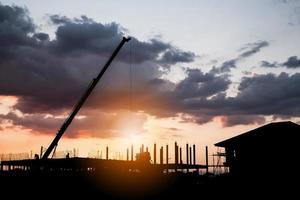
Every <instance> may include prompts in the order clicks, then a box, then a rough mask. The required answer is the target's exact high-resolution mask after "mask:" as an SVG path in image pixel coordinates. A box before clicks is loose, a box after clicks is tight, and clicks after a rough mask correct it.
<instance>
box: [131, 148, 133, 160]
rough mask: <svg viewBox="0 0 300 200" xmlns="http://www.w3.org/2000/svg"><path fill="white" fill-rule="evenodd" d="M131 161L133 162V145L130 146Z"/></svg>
mask: <svg viewBox="0 0 300 200" xmlns="http://www.w3.org/2000/svg"><path fill="white" fill-rule="evenodd" d="M131 161H133V145H131Z"/></svg>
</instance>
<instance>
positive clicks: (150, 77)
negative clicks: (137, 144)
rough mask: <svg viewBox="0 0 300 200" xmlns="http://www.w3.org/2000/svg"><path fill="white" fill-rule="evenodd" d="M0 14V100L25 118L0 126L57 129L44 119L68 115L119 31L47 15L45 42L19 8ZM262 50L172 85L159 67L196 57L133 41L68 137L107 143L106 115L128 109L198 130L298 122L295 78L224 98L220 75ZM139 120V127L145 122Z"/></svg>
mask: <svg viewBox="0 0 300 200" xmlns="http://www.w3.org/2000/svg"><path fill="white" fill-rule="evenodd" d="M0 9H1V11H2V10H4V11H3V12H0V34H1V37H0V45H1V49H0V55H1V57H0V81H1V84H0V95H12V96H17V97H18V102H17V104H16V105H15V106H14V109H19V110H20V111H21V112H23V113H24V114H25V115H24V116H25V117H24V118H21V117H18V116H17V115H15V114H14V113H10V114H8V115H5V116H4V115H2V116H0V120H1V118H2V119H10V120H12V121H13V123H14V125H18V126H22V127H25V128H30V129H33V130H36V131H38V132H46V133H48V132H52V131H51V130H57V128H58V127H59V125H60V124H61V122H62V119H59V118H55V117H53V116H52V117H48V118H45V116H46V114H52V115H62V114H65V113H69V112H70V110H71V108H72V107H73V105H74V104H75V103H76V101H77V100H78V99H79V97H80V95H81V94H82V93H83V92H84V90H85V89H86V87H87V85H88V84H89V81H90V80H92V78H94V77H95V75H96V74H97V73H98V72H99V70H100V69H99V66H102V65H103V64H104V63H105V61H106V60H107V57H108V56H109V55H110V54H111V52H112V51H113V49H114V48H115V47H116V46H117V45H118V43H119V42H120V41H121V39H122V37H123V35H124V33H125V32H126V30H125V29H124V28H122V27H121V25H119V24H117V23H109V24H101V23H97V22H95V21H94V20H92V19H90V18H87V17H86V16H82V17H81V18H76V19H70V18H67V17H64V16H59V15H53V16H50V19H51V20H52V22H53V24H55V27H57V30H56V35H55V38H54V39H52V40H50V39H49V36H48V34H46V33H42V32H37V31H36V30H35V25H34V24H33V22H32V20H31V19H30V17H29V16H28V12H27V11H26V9H23V8H20V7H9V6H8V7H7V6H2V5H1V6H0ZM3 13H4V14H3ZM7 13H8V14H7ZM3 38H5V40H4V39H3ZM266 46H268V42H266V41H259V42H256V43H252V44H247V45H246V46H245V47H244V48H243V49H242V51H241V53H240V54H239V55H238V56H237V57H236V58H234V59H230V60H228V61H226V62H224V63H223V64H221V66H219V67H217V68H214V69H213V70H211V71H209V72H206V73H205V72H202V71H201V70H199V69H188V70H187V71H186V77H185V78H184V79H183V80H182V81H179V82H178V83H173V82H170V81H168V80H165V79H163V78H162V77H163V76H162V75H163V72H162V70H161V68H162V67H169V66H170V65H174V64H177V63H184V62H185V63H190V62H192V61H193V60H194V58H195V54H193V53H192V52H186V51H183V50H181V49H179V48H177V47H175V46H174V45H172V44H171V43H168V42H164V41H161V40H158V39H156V38H152V39H150V40H149V41H140V40H138V39H137V38H132V40H131V41H130V43H128V44H126V45H125V46H124V48H122V50H121V52H120V54H119V55H118V56H117V58H116V59H115V60H114V62H113V63H112V66H111V67H110V68H109V69H108V71H107V72H106V74H105V75H104V77H103V79H101V82H100V84H99V85H98V86H97V87H96V89H95V91H94V92H93V93H92V95H91V96H90V98H89V99H88V100H87V102H86V105H84V108H83V110H82V111H81V113H80V114H82V115H85V116H86V118H84V119H82V120H76V123H75V124H74V126H72V127H73V128H72V129H71V130H70V131H71V132H72V133H70V135H72V136H75V135H76V134H79V132H80V131H81V132H90V133H91V134H92V135H95V136H96V135H97V130H103V131H104V132H105V134H103V135H106V136H112V135H114V133H116V130H113V127H114V126H115V124H118V119H116V118H114V117H113V115H109V113H113V111H119V110H129V109H130V110H133V111H144V112H145V113H147V114H150V115H153V116H156V117H176V116H181V119H182V121H183V122H192V123H198V124H203V123H207V122H209V121H211V120H212V119H214V118H215V117H223V119H224V120H223V121H224V125H226V126H232V125H234V124H250V123H260V122H262V121H263V119H262V116H265V115H281V116H291V117H293V116H300V111H299V110H300V109H299V105H298V102H299V100H300V99H299V97H300V94H299V85H300V78H299V76H300V75H299V74H294V75H288V74H285V73H282V74H280V75H279V76H275V75H273V74H267V75H259V76H255V77H249V78H243V79H242V81H241V83H240V85H239V87H238V89H239V92H238V94H237V95H236V96H234V97H228V96H227V95H226V92H227V90H228V88H229V87H230V85H231V81H230V79H229V75H228V74H227V73H225V74H222V73H223V72H229V71H230V70H231V69H232V68H235V67H236V64H237V62H240V61H241V60H242V59H244V58H246V57H249V56H251V55H253V54H255V53H258V52H259V51H260V50H261V49H262V48H264V47H266ZM2 47H3V48H2ZM288 61H289V60H288ZM290 61H291V62H289V66H292V65H293V66H295V63H297V62H295V61H297V57H296V58H292V59H291V60H290ZM286 65H288V64H286ZM130 68H131V69H132V74H129V71H130V70H129V69H130ZM130 81H132V83H133V84H132V85H130ZM132 97H134V98H132ZM87 110H88V111H91V110H93V111H95V112H97V114H95V113H91V112H87ZM99 112H104V113H106V114H99ZM97 115H99V117H96V116H97ZM126 116H127V115H125V116H123V117H125V118H126ZM255 116H256V117H255ZM117 117H120V116H117ZM224 117H225V118H224ZM226 117H227V118H228V119H227V118H226ZM141 118H142V119H141V120H140V121H139V120H137V121H138V122H139V124H142V123H143V122H144V120H145V116H143V117H141ZM76 124H77V125H76ZM137 124H138V123H137ZM72 125H73V124H72ZM106 125H108V126H107V127H106Z"/></svg>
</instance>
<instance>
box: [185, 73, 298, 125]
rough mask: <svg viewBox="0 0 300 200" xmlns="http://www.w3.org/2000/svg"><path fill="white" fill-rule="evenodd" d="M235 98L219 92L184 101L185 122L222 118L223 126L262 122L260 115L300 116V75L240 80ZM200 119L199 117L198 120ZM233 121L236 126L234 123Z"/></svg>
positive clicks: (264, 76) (282, 74) (284, 74)
mask: <svg viewBox="0 0 300 200" xmlns="http://www.w3.org/2000/svg"><path fill="white" fill-rule="evenodd" d="M238 89H239V92H238V94H237V95H236V96H235V97H226V95H225V93H224V92H221V91H219V92H218V93H217V94H216V95H214V96H213V97H212V98H189V97H188V95H186V96H187V97H188V98H185V99H184V100H183V101H182V104H183V106H182V107H183V109H182V110H185V113H187V114H189V115H188V117H185V118H186V119H187V121H193V122H196V121H195V120H197V119H198V120H199V121H198V123H201V122H205V121H207V120H210V119H212V118H214V117H216V116H220V117H222V116H224V117H222V118H223V122H224V125H226V126H232V125H235V124H248V123H249V124H250V123H259V122H263V116H270V115H273V116H274V115H280V116H286V117H287V118H289V117H299V116H300V106H299V103H298V102H299V101H300V74H299V73H296V74H294V75H288V74H287V73H281V74H280V75H278V76H276V75H274V74H266V75H257V76H254V77H247V78H243V79H242V81H241V83H240V84H239V87H238ZM199 116H200V117H199ZM234 122H236V123H234Z"/></svg>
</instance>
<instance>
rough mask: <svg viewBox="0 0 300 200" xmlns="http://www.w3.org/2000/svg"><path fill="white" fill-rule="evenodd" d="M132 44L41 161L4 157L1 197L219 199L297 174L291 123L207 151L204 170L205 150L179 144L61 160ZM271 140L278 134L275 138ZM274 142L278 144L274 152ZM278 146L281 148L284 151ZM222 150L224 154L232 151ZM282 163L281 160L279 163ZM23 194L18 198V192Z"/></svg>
mask: <svg viewBox="0 0 300 200" xmlns="http://www.w3.org/2000/svg"><path fill="white" fill-rule="evenodd" d="M129 41H130V38H126V37H124V38H123V39H122V41H121V42H120V44H119V45H118V46H117V48H116V49H115V51H114V52H113V53H112V55H111V57H110V58H109V59H108V61H107V63H106V64H105V65H104V67H103V68H102V70H101V71H100V73H99V74H98V75H97V76H96V77H95V78H94V79H93V80H92V82H91V84H90V85H89V87H88V88H87V90H86V91H85V93H84V94H83V95H82V97H81V98H80V99H79V101H78V103H77V104H76V105H75V107H74V109H73V110H72V112H71V113H70V115H69V116H68V118H66V120H65V122H64V123H63V124H62V126H61V127H60V129H59V131H58V132H57V134H56V136H55V137H54V139H53V141H52V142H51V143H50V145H49V146H48V147H47V148H43V147H42V148H41V153H40V154H35V155H32V153H31V155H28V154H25V155H21V154H20V155H13V154H11V155H1V170H0V183H1V189H2V192H3V191H5V192H8V191H10V194H11V195H20V194H24V193H26V194H28V191H30V193H31V194H32V193H34V192H41V193H42V194H44V196H43V197H46V195H47V197H48V194H49V196H57V194H64V195H66V196H67V197H76V196H77V195H79V194H81V195H82V194H85V195H88V194H89V195H91V194H95V195H98V197H99V198H103V199H108V198H116V199H119V198H129V199H132V198H143V199H144V198H149V199H153V198H170V197H171V198H180V199H181V198H193V197H194V196H195V195H196V196H201V195H202V196H204V195H207V196H208V195H210V194H212V193H214V194H213V196H218V195H220V196H221V194H222V193H218V192H216V191H222V192H227V193H228V192H230V190H232V189H233V188H235V187H241V185H240V183H243V184H244V186H245V187H244V186H243V187H242V188H244V189H245V188H247V187H248V186H250V185H251V187H252V188H256V187H257V186H258V185H259V184H258V183H261V184H263V183H265V182H270V180H272V181H271V182H273V181H275V183H276V184H275V186H280V187H281V185H280V184H279V183H281V180H283V178H286V177H285V176H283V175H282V174H285V173H284V172H286V171H288V170H289V169H290V167H291V165H289V164H288V163H289V160H292V159H294V158H295V155H298V154H297V152H298V151H299V150H298V149H297V148H295V144H294V143H295V141H296V140H295V138H296V137H297V136H298V135H299V133H300V131H299V130H300V129H299V127H300V126H299V125H297V124H295V123H292V122H281V123H280V122H278V123H271V124H269V125H266V126H264V127H261V128H258V129H255V130H253V131H252V132H251V131H250V132H249V133H244V134H243V135H246V136H241V137H237V138H235V139H229V140H228V141H223V142H220V143H217V144H216V146H217V147H219V150H218V151H217V152H213V153H212V154H209V152H208V147H206V148H205V149H202V150H203V152H205V153H204V154H203V155H201V157H204V158H205V162H204V163H202V164H199V163H197V162H196V160H197V156H200V153H199V152H200V151H198V152H197V150H198V149H197V147H196V145H195V144H192V145H190V144H186V145H185V146H179V145H178V144H177V142H175V143H174V145H171V146H169V145H166V146H157V145H156V144H153V147H151V149H153V151H152V152H150V151H149V148H148V147H146V146H144V145H141V146H140V147H138V148H137V149H138V150H136V149H135V148H136V147H134V146H130V147H128V148H127V149H126V158H121V157H119V159H115V158H114V159H112V158H110V157H109V150H110V149H109V147H108V146H106V150H105V157H104V158H103V157H102V156H101V157H99V156H98V157H97V158H82V157H79V156H78V152H77V150H76V149H74V150H73V151H68V152H63V153H61V154H62V156H57V154H58V153H57V152H56V148H57V146H58V143H59V141H60V139H61V137H62V136H63V134H64V133H65V131H66V130H67V128H68V127H69V125H70V124H71V123H72V121H73V119H74V118H75V116H76V114H77V113H78V112H79V110H80V109H81V107H82V106H83V104H84V103H85V101H86V99H87V98H88V97H89V95H90V94H91V92H92V91H93V89H94V88H95V86H96V85H97V83H98V82H99V81H100V79H101V77H102V76H103V74H104V73H105V71H106V70H107V68H108V67H109V65H110V64H111V62H112V61H113V59H114V58H115V57H116V56H117V54H118V52H119V51H120V50H121V48H122V46H123V45H124V44H125V43H127V42H129ZM283 132H288V133H289V135H288V136H287V137H288V139H284V137H281V133H283ZM270 133H272V134H273V135H272V136H270V135H269V134H270ZM275 133H276V134H275ZM252 135H254V136H252ZM257 135H258V137H256V136H257ZM275 136H276V137H275ZM270 138H271V139H270ZM268 141H272V142H271V143H272V145H270V144H269V142H268ZM278 146H281V147H282V148H280V150H278ZM254 147H255V148H254ZM221 148H225V151H224V150H223V149H221ZM276 148H277V149H276ZM282 149H283V150H285V151H282ZM265 152H268V153H267V154H266V153H265ZM270 152H271V153H270ZM272 152H274V154H272ZM171 154H172V155H174V159H172V160H174V162H173V163H170V162H169V160H170V159H169V157H170V155H171ZM270 154H271V155H272V156H271V155H270ZM266 155H267V156H266ZM278 156H280V158H282V159H281V160H280V159H278ZM58 157H61V158H58ZM184 158H185V159H184ZM267 158H270V159H267ZM209 159H210V161H209ZM274 160H277V161H276V162H274ZM209 163H212V164H209ZM274 163H275V164H276V167H274ZM278 167H280V169H279V168H278ZM266 171H268V173H266ZM296 173H297V172H296ZM265 175H266V176H265ZM233 180H234V181H233ZM236 180H237V182H235V181H236ZM245 180H247V181H245ZM279 180H280V181H279ZM284 181H285V183H288V182H289V181H290V180H289V179H288V178H287V179H284ZM252 183H255V184H254V185H255V186H253V185H252ZM273 183H274V182H273ZM277 183H278V184H277ZM245 184H246V185H245ZM259 188H260V187H257V188H256V189H259ZM16 189H17V191H19V192H18V193H14V192H13V191H15V190H16ZM215 192H216V193H215ZM223 194H224V193H223Z"/></svg>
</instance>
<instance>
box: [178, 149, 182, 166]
mask: <svg viewBox="0 0 300 200" xmlns="http://www.w3.org/2000/svg"><path fill="white" fill-rule="evenodd" d="M179 155H180V156H179V157H180V164H182V148H181V147H180V151H179Z"/></svg>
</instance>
